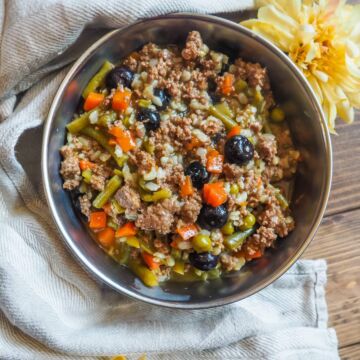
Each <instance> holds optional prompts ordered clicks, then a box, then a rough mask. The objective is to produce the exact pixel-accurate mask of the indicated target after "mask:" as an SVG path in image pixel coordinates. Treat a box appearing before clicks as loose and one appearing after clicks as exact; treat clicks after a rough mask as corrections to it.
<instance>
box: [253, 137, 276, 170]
mask: <svg viewBox="0 0 360 360" xmlns="http://www.w3.org/2000/svg"><path fill="white" fill-rule="evenodd" d="M257 149H258V152H259V155H260V157H261V158H262V159H264V160H265V161H266V162H268V163H272V162H273V160H274V156H275V155H276V154H277V146H276V139H275V136H274V135H272V134H265V135H259V137H258V143H257Z"/></svg>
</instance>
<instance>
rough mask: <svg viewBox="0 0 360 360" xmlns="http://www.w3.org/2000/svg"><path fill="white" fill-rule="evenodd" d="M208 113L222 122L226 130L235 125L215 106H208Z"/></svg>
mask: <svg viewBox="0 0 360 360" xmlns="http://www.w3.org/2000/svg"><path fill="white" fill-rule="evenodd" d="M209 111H210V114H211V115H213V116H215V117H216V118H218V119H219V120H221V121H222V123H223V124H224V126H225V128H226V129H228V130H230V129H232V128H233V127H234V126H236V125H237V123H236V122H235V121H234V120H233V119H231V118H230V117H229V116H226V115H224V114H223V113H221V112H220V111H219V110H218V109H217V108H216V107H215V106H210V108H209Z"/></svg>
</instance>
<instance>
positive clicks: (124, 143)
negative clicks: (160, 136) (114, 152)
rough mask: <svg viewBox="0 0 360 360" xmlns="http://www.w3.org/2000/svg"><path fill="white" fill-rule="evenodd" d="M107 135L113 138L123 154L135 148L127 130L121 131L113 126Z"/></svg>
mask: <svg viewBox="0 0 360 360" xmlns="http://www.w3.org/2000/svg"><path fill="white" fill-rule="evenodd" d="M109 133H110V134H111V135H114V136H115V141H116V143H117V144H118V145H119V146H120V147H121V149H122V150H123V151H125V152H128V151H130V150H132V149H133V148H134V147H135V145H136V144H135V141H134V139H133V137H132V134H131V132H130V131H129V130H123V129H121V128H119V127H117V126H113V127H112V128H111V129H110V130H109Z"/></svg>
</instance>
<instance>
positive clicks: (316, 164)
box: [42, 14, 332, 308]
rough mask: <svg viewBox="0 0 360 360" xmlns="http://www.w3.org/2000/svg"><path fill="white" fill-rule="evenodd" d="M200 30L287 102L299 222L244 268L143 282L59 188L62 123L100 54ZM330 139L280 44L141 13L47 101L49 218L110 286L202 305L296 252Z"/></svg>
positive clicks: (179, 39) (239, 294)
mask: <svg viewBox="0 0 360 360" xmlns="http://www.w3.org/2000/svg"><path fill="white" fill-rule="evenodd" d="M191 30H198V31H200V32H201V35H202V37H203V39H204V41H205V42H206V44H208V45H209V47H210V48H212V49H216V50H219V51H223V52H225V53H227V54H231V55H232V57H233V58H235V57H238V56H241V57H242V58H244V59H245V60H247V61H253V62H259V63H260V64H262V65H264V66H266V67H267V69H268V73H269V76H270V80H271V85H272V88H273V90H274V94H275V98H276V100H277V102H279V103H281V104H282V106H283V107H284V108H285V109H286V115H287V118H288V120H289V124H290V127H291V132H292V136H293V139H294V141H295V143H296V145H297V147H298V148H299V149H300V151H301V153H302V156H303V162H302V163H301V165H300V167H299V171H298V174H297V177H296V185H295V193H294V198H293V205H292V208H293V213H294V217H295V220H296V228H295V230H294V231H293V232H292V233H291V235H290V236H288V237H287V238H286V239H282V240H279V241H278V242H277V244H276V248H275V249H272V250H269V251H267V253H266V256H265V257H264V258H262V259H260V260H257V261H253V262H251V263H250V264H248V265H246V267H245V268H243V270H242V271H240V272H237V273H233V274H231V275H229V276H226V277H223V278H222V279H218V280H214V281H211V282H204V283H201V282H197V283H185V282H184V283H173V282H167V283H164V284H163V285H161V287H158V288H148V287H146V286H144V285H143V284H142V283H141V282H140V281H139V280H138V279H137V278H136V277H135V276H134V275H133V274H132V273H131V272H130V271H129V270H128V269H127V268H125V267H122V266H120V265H118V264H116V263H115V262H114V261H113V260H112V259H111V258H109V257H108V256H107V255H106V254H105V253H104V252H103V251H102V250H101V249H100V248H99V247H98V246H97V245H96V243H95V242H94V241H93V240H92V239H91V238H90V236H89V234H88V232H87V230H86V227H85V226H84V224H83V223H82V222H81V221H80V220H79V218H78V216H77V214H76V213H75V212H74V209H73V206H72V203H71V200H70V197H69V195H68V193H66V191H64V190H63V189H62V180H61V177H60V175H59V167H60V161H61V158H60V154H59V148H60V147H61V146H62V145H63V144H64V141H65V125H66V123H68V122H69V121H70V120H71V118H72V116H73V114H74V112H75V110H76V107H77V105H78V103H79V100H80V96H81V91H82V89H83V88H84V87H85V85H86V84H87V82H88V81H89V79H90V78H91V77H92V75H93V74H94V73H95V72H96V71H97V70H98V69H99V67H100V66H101V65H102V63H103V62H104V60H105V59H108V60H110V61H112V62H114V63H116V62H118V61H119V59H121V58H123V57H124V56H126V55H127V54H129V53H130V52H131V51H133V50H136V49H139V48H140V47H141V46H143V45H144V44H146V43H148V42H150V41H151V42H154V43H158V44H163V45H166V44H181V43H184V41H185V39H186V35H187V33H188V32H189V31H191ZM331 164H332V161H331V145H330V140H329V134H328V131H327V128H326V125H325V121H324V118H323V115H322V112H321V109H320V108H319V105H318V104H317V102H316V101H315V97H314V94H313V92H312V91H311V89H310V88H309V86H308V84H307V82H306V80H305V79H304V77H303V76H302V75H301V74H300V72H299V71H298V70H297V69H296V67H295V66H294V65H293V64H292V63H291V62H290V61H289V59H288V58H287V57H286V56H285V55H284V54H282V53H281V52H280V51H279V50H278V49H276V48H275V47H273V46H272V45H271V44H269V43H268V42H267V41H265V40H264V39H262V38H260V37H258V36H256V35H254V34H252V33H251V32H250V31H248V30H247V29H244V28H242V27H241V26H238V25H236V24H234V23H232V22H230V21H227V20H224V19H220V18H217V17H212V16H204V15H191V14H175V15H169V16H164V17H159V18H153V19H148V20H142V21H139V22H137V23H135V24H133V25H130V26H128V27H126V28H123V29H120V30H116V31H113V32H111V33H109V34H108V35H106V36H105V37H103V38H102V39H100V40H99V41H98V42H97V43H95V44H94V45H93V46H92V47H91V48H90V49H89V50H88V51H87V52H86V53H85V54H84V55H83V56H82V57H81V58H80V59H79V60H78V61H77V62H76V63H75V65H74V66H73V67H72V69H71V70H70V72H69V74H68V75H67V77H66V78H65V80H64V82H63V83H62V85H61V87H60V89H59V91H58V93H57V95H56V97H55V99H54V102H53V105H52V107H51V110H50V113H49V117H48V120H47V123H46V127H45V131H44V139H43V154H42V170H43V180H44V186H45V192H46V196H47V199H48V202H49V206H50V209H51V211H52V214H53V216H54V219H55V221H56V223H57V225H58V227H59V229H60V231H61V233H62V235H63V237H64V239H65V241H66V244H67V245H68V246H69V247H70V249H71V250H72V252H73V253H74V254H75V255H76V257H77V258H78V259H79V260H80V262H81V264H82V265H83V266H84V267H85V269H87V270H88V271H89V272H90V274H92V275H95V278H97V279H98V280H101V281H102V282H104V283H106V284H107V285H109V286H111V287H112V288H114V289H115V290H118V291H120V292H122V293H125V294H127V295H130V296H132V297H134V298H136V299H140V300H144V301H147V302H149V303H153V304H159V305H163V306H170V307H178V308H205V307H211V306H217V305H223V304H227V303H230V302H233V301H236V300H240V299H243V298H245V297H247V296H249V295H251V294H253V293H255V292H256V291H258V290H260V289H262V288H263V287H265V286H266V285H268V284H270V283H271V282H272V281H274V280H275V279H276V278H277V277H279V276H280V275H281V274H283V273H284V272H285V271H286V270H287V269H288V268H289V267H290V266H291V265H292V264H293V263H294V262H295V261H296V259H297V258H298V257H299V256H300V255H301V253H302V252H303V250H304V249H305V248H306V246H307V245H308V244H309V242H310V241H311V239H312V237H313V236H314V233H315V231H316V228H317V226H318V225H319V222H320V221H321V218H322V215H323V212H324V209H325V206H326V202H327V198H328V194H329V188H330V182H331Z"/></svg>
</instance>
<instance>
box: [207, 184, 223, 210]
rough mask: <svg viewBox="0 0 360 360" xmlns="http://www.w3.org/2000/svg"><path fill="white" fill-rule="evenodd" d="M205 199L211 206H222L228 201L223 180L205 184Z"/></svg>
mask: <svg viewBox="0 0 360 360" xmlns="http://www.w3.org/2000/svg"><path fill="white" fill-rule="evenodd" d="M203 196H204V200H205V202H206V203H207V204H209V205H211V206H214V207H216V206H220V205H222V204H224V203H225V202H226V201H227V193H226V191H225V188H224V183H223V182H216V183H211V184H205V185H204V188H203Z"/></svg>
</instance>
